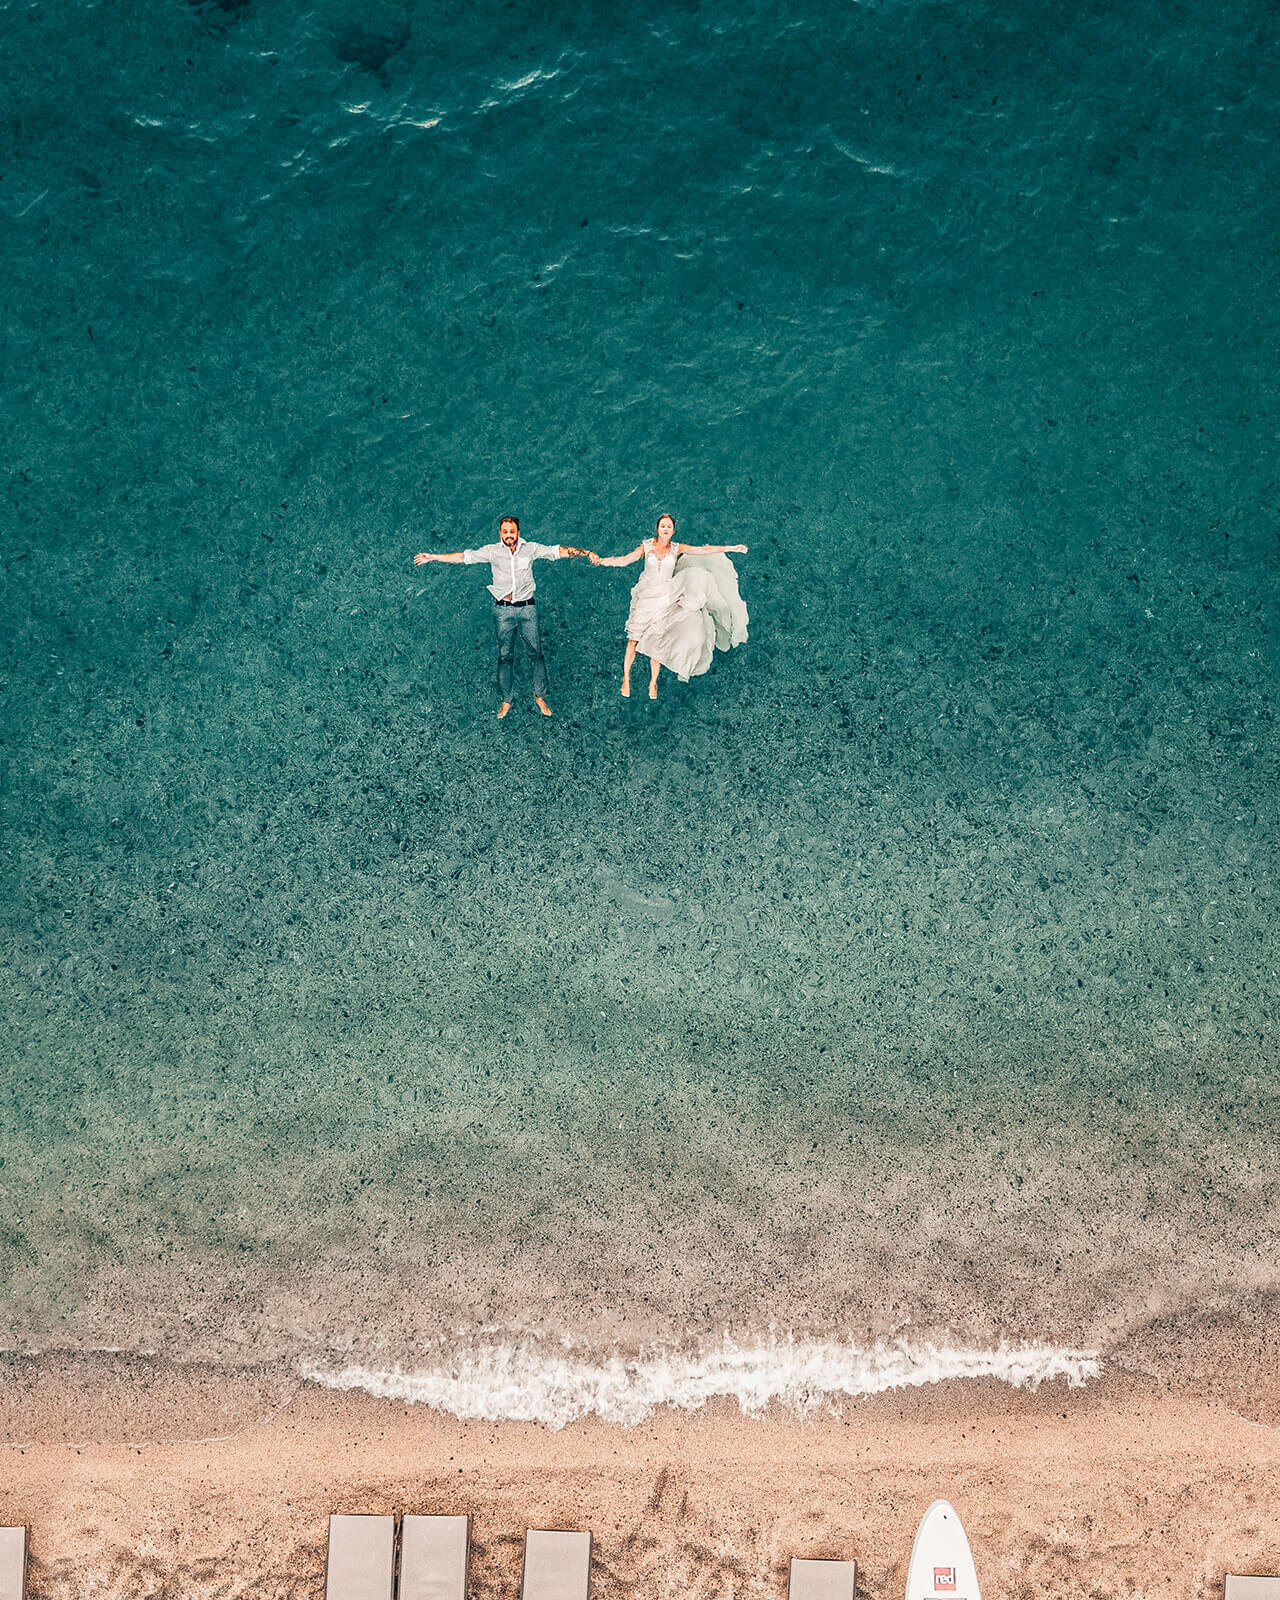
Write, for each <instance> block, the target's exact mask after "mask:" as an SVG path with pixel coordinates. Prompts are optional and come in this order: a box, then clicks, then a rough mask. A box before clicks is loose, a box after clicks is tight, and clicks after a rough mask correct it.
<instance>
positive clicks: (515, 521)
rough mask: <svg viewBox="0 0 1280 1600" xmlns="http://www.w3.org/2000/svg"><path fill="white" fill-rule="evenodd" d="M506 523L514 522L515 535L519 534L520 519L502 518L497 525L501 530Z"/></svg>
mask: <svg viewBox="0 0 1280 1600" xmlns="http://www.w3.org/2000/svg"><path fill="white" fill-rule="evenodd" d="M507 522H514V523H515V525H516V532H517V533H519V532H520V518H519V517H503V518H502V520H501V521H500V522H499V523H498V526H499V527H500V528H501V527H502V526H503V524H504V523H507Z"/></svg>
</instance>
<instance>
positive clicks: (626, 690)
mask: <svg viewBox="0 0 1280 1600" xmlns="http://www.w3.org/2000/svg"><path fill="white" fill-rule="evenodd" d="M622 692H623V694H624V695H625V696H626V697H627V699H628V700H630V698H631V680H630V678H624V679H623V680H622Z"/></svg>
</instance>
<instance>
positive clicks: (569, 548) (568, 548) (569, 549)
mask: <svg viewBox="0 0 1280 1600" xmlns="http://www.w3.org/2000/svg"><path fill="white" fill-rule="evenodd" d="M560 548H561V549H562V550H563V551H564V553H565V555H567V556H589V555H590V554H591V552H590V550H579V549H577V548H576V546H574V545H571V544H562V545H561V546H560Z"/></svg>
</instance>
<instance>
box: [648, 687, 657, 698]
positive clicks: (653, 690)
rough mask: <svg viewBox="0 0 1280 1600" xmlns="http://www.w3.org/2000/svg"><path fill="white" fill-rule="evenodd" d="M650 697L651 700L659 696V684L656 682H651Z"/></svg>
mask: <svg viewBox="0 0 1280 1600" xmlns="http://www.w3.org/2000/svg"><path fill="white" fill-rule="evenodd" d="M649 698H650V700H656V699H657V698H658V685H657V684H656V683H651V684H650V685H649Z"/></svg>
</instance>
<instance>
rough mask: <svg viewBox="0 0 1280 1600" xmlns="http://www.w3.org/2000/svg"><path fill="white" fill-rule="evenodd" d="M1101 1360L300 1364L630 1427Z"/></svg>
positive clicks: (511, 1410) (465, 1402)
mask: <svg viewBox="0 0 1280 1600" xmlns="http://www.w3.org/2000/svg"><path fill="white" fill-rule="evenodd" d="M1099 1370H1100V1365H1099V1360H1098V1352H1097V1351H1096V1350H1071V1349H1064V1348H1060V1347H1058V1346H1055V1345H1045V1344H1018V1345H1013V1344H1002V1345H999V1346H997V1347H995V1348H994V1349H986V1350H981V1349H964V1348H951V1347H946V1346H943V1347H938V1346H936V1345H929V1344H919V1345H915V1344H907V1343H894V1344H877V1345H874V1346H871V1347H870V1348H867V1347H863V1346H859V1345H851V1344H839V1343H836V1342H824V1341H817V1340H813V1341H805V1340H788V1341H785V1342H784V1341H777V1342H771V1343H761V1344H751V1345H743V1346H738V1345H734V1344H731V1343H725V1344H722V1345H719V1346H717V1347H715V1348H714V1349H711V1350H708V1351H702V1352H699V1353H698V1354H695V1355H691V1354H687V1353H683V1352H677V1351H648V1352H645V1353H642V1354H640V1355H637V1356H633V1357H624V1356H613V1357H610V1358H608V1359H606V1360H604V1361H590V1360H585V1359H577V1358H575V1357H574V1356H573V1355H572V1354H556V1353H552V1352H548V1351H547V1350H546V1349H545V1348H544V1347H539V1346H536V1345H530V1344H489V1345H479V1346H474V1347H472V1348H469V1349H465V1350H460V1351H458V1352H456V1353H454V1354H452V1355H450V1356H448V1357H445V1358H442V1359H440V1360H439V1361H437V1362H436V1363H435V1364H434V1365H431V1366H424V1367H417V1368H413V1369H411V1370H406V1369H404V1368H402V1367H391V1368H388V1369H380V1368H376V1367H367V1366H359V1365H350V1366H346V1367H343V1368H342V1369H341V1370H340V1371H326V1370H324V1369H323V1368H321V1367H318V1366H316V1365H314V1364H307V1365H305V1366H304V1367H303V1376H304V1377H306V1378H309V1379H310V1380H311V1381H312V1382H314V1383H319V1384H323V1385H324V1386H325V1387H326V1388H330V1389H364V1390H367V1391H368V1393H370V1394H374V1395H378V1396H380V1397H382V1398H384V1399H389V1400H404V1401H409V1402H411V1403H414V1404H418V1405H427V1406H433V1407H435V1409H436V1410H437V1411H445V1412H448V1413H449V1415H450V1416H454V1417H458V1418H460V1419H461V1420H464V1421H466V1420H471V1419H474V1420H478V1421H483V1422H501V1421H516V1422H543V1423H546V1424H547V1426H548V1427H551V1428H563V1427H564V1426H565V1425H566V1423H570V1422H577V1421H579V1420H580V1419H581V1418H583V1417H601V1418H603V1419H604V1420H605V1421H606V1422H616V1423H620V1424H621V1425H622V1426H623V1427H631V1426H634V1424H636V1423H638V1422H643V1421H644V1419H645V1418H646V1417H648V1416H650V1415H651V1414H652V1413H653V1412H654V1411H656V1410H657V1409H658V1407H659V1406H678V1407H679V1408H680V1409H681V1410H683V1411H696V1410H697V1409H698V1408H699V1407H701V1406H704V1405H706V1403H707V1402H708V1401H709V1400H719V1399H725V1398H727V1399H731V1400H736V1401H737V1402H738V1405H739V1406H740V1407H741V1408H742V1410H743V1412H744V1413H745V1414H746V1415H747V1416H749V1417H755V1416H760V1415H761V1414H762V1413H763V1412H764V1411H765V1410H766V1409H767V1408H768V1407H769V1406H771V1405H778V1406H783V1407H785V1408H787V1409H788V1410H790V1411H793V1412H795V1413H796V1414H797V1415H799V1416H808V1415H810V1414H811V1413H813V1412H815V1411H818V1410H821V1409H824V1408H825V1409H835V1408H836V1407H838V1405H839V1404H840V1402H841V1401H842V1400H847V1399H852V1398H854V1397H856V1396H858V1395H868V1394H881V1393H883V1392H884V1391H885V1390H888V1389H916V1388H921V1387H923V1386H924V1385H926V1384H930V1383H945V1382H947V1381H948V1380H950V1379H954V1378H998V1379H999V1380H1000V1381H1001V1382H1002V1383H1009V1384H1013V1385H1014V1386H1015V1387H1017V1388H1020V1389H1023V1388H1031V1389H1034V1388H1037V1387H1038V1386H1039V1385H1040V1384H1041V1383H1044V1382H1045V1381H1047V1380H1049V1379H1054V1378H1065V1379H1066V1380H1067V1383H1068V1384H1069V1385H1071V1387H1073V1388H1076V1387H1078V1386H1079V1385H1081V1384H1083V1383H1085V1382H1087V1381H1088V1380H1089V1379H1090V1378H1096V1377H1097V1375H1098V1372H1099Z"/></svg>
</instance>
